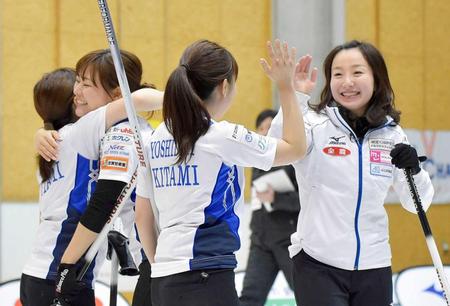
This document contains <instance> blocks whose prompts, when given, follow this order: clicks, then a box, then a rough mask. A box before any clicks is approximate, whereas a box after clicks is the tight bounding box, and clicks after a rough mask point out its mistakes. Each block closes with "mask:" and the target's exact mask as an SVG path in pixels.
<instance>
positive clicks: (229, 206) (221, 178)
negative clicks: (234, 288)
mask: <svg viewBox="0 0 450 306" xmlns="http://www.w3.org/2000/svg"><path fill="white" fill-rule="evenodd" d="M240 197H241V187H240V186H239V178H238V169H237V167H236V166H233V167H232V168H230V167H228V166H226V165H225V164H222V166H221V167H220V170H219V173H218V175H217V180H216V184H215V186H214V190H213V193H212V195H211V203H210V204H209V205H208V206H207V207H206V208H205V211H204V213H205V223H203V224H202V225H201V226H199V228H198V229H197V232H196V234H195V238H194V245H193V255H194V257H193V259H191V260H190V269H191V270H200V269H217V268H235V267H236V264H237V262H236V257H235V255H234V252H235V251H236V250H238V249H239V248H240V245H241V243H240V239H239V235H238V228H239V218H238V216H237V215H236V214H235V212H234V205H235V204H236V202H237V200H238V199H239V198H240Z"/></svg>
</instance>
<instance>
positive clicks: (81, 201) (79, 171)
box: [46, 154, 98, 285]
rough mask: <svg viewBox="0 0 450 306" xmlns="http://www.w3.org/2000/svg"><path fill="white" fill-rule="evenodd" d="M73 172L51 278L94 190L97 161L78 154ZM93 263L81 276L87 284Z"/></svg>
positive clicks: (50, 274)
mask: <svg viewBox="0 0 450 306" xmlns="http://www.w3.org/2000/svg"><path fill="white" fill-rule="evenodd" d="M75 173H76V174H75V185H74V187H73V189H72V191H71V192H70V196H69V203H68V205H67V210H66V213H67V219H66V220H64V221H63V222H62V224H61V231H60V233H59V234H58V237H57V239H56V245H55V248H54V249H53V252H52V255H53V261H52V262H51V264H50V267H49V271H48V274H47V277H46V278H47V279H51V280H55V278H56V273H57V270H58V265H59V263H60V261H61V257H62V255H63V254H64V251H65V250H66V248H67V246H68V245H69V242H70V240H71V239H72V236H73V233H74V232H75V229H76V227H77V225H78V221H79V220H80V217H81V215H82V214H83V212H84V211H85V210H86V207H87V204H88V202H89V198H90V196H91V194H92V193H93V192H94V190H95V186H96V182H97V176H98V175H97V173H98V161H96V160H95V161H93V160H89V159H86V158H84V157H82V156H81V155H79V154H78V155H77V167H76V172H75ZM94 263H95V259H94ZM94 263H92V264H91V266H90V267H89V269H88V271H87V272H86V275H85V276H84V278H83V279H84V280H85V281H86V282H87V283H88V284H89V285H90V283H91V282H92V279H93V277H94V274H93V269H94V267H95V264H94Z"/></svg>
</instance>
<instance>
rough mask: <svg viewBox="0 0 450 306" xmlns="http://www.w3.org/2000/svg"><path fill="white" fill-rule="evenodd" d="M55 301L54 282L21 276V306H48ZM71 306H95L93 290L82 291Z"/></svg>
mask: <svg viewBox="0 0 450 306" xmlns="http://www.w3.org/2000/svg"><path fill="white" fill-rule="evenodd" d="M54 299H55V281H52V280H47V279H42V278H37V277H33V276H29V275H26V274H22V277H21V279H20V301H21V303H22V305H23V306H49V305H51V304H52V302H53V300H54ZM71 306H95V296H94V290H92V289H90V288H86V289H84V290H83V291H82V292H80V294H79V295H78V296H77V297H76V300H74V302H73V303H72V305H71Z"/></svg>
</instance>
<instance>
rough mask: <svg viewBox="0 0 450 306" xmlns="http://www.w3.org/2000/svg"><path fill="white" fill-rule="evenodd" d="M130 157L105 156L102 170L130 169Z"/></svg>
mask: <svg viewBox="0 0 450 306" xmlns="http://www.w3.org/2000/svg"><path fill="white" fill-rule="evenodd" d="M128 160H129V159H128V157H119V156H103V157H102V161H101V166H100V169H101V170H117V171H128Z"/></svg>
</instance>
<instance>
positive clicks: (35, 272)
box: [23, 109, 106, 287]
mask: <svg viewBox="0 0 450 306" xmlns="http://www.w3.org/2000/svg"><path fill="white" fill-rule="evenodd" d="M98 115H99V117H100V118H103V119H100V120H98V121H95V122H94V121H92V120H89V118H90V117H91V115H90V114H88V115H86V116H85V120H83V121H82V122H80V121H79V122H77V123H74V124H68V125H66V126H64V127H63V128H61V129H60V130H59V131H58V132H59V135H60V137H61V139H62V141H61V143H60V144H59V158H58V160H57V161H55V163H54V166H53V176H52V177H51V178H50V179H49V180H47V181H45V182H42V179H41V178H40V176H39V177H38V180H39V211H40V223H39V226H38V230H37V234H36V239H35V243H34V245H33V248H32V252H31V255H30V258H29V260H28V261H27V263H26V265H25V267H24V269H23V273H24V274H26V275H30V276H33V277H37V278H40V279H47V280H55V279H56V276H57V269H58V265H59V263H60V260H61V257H62V255H63V254H64V251H65V250H66V247H67V246H68V244H69V242H70V240H71V239H72V236H73V233H74V232H75V228H76V226H77V224H78V221H79V219H80V216H81V215H82V214H83V212H84V211H85V209H86V207H87V204H88V202H89V198H90V196H91V195H92V193H93V192H94V190H95V185H96V181H97V177H98V171H99V169H98V167H99V165H98V160H97V158H93V159H87V158H85V157H83V156H81V155H80V154H78V153H77V151H76V150H75V149H74V147H73V145H74V144H76V143H78V142H82V141H83V138H78V137H77V136H76V134H77V133H81V134H95V137H98V138H101V137H102V136H103V134H104V130H105V129H104V126H105V120H104V118H105V112H104V109H101V110H99V111H98ZM100 126H103V129H101V128H99V127H100ZM105 246H106V245H105ZM105 253H106V247H103V248H101V249H100V250H99V254H98V255H97V257H96V259H95V261H94V262H93V263H92V264H91V266H90V268H89V270H88V271H87V273H86V276H85V278H84V279H85V280H86V282H87V283H88V284H91V285H92V287H93V284H94V283H95V276H96V274H97V272H98V270H99V268H100V266H101V263H102V262H103V260H104V258H105Z"/></svg>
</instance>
